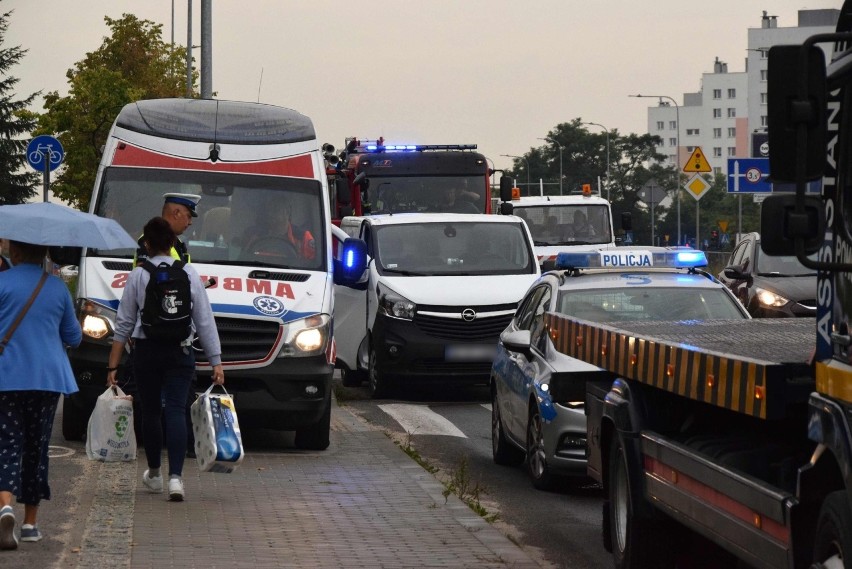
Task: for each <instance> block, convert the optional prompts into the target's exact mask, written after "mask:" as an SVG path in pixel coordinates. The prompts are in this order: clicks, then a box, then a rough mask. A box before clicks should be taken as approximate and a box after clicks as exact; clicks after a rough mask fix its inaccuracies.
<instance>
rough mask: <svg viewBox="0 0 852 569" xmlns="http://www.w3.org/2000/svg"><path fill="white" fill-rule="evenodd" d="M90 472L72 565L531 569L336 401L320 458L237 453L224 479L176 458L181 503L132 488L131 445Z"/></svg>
mask: <svg viewBox="0 0 852 569" xmlns="http://www.w3.org/2000/svg"><path fill="white" fill-rule="evenodd" d="M164 466H165V459H164ZM99 467H100V473H99V476H98V482H97V486H98V487H97V488H96V489H95V491H94V500H93V502H92V505H91V507H90V509H89V512H88V518H87V520H86V524H85V526H86V527H85V532H84V535H83V540H82V548H81V551H80V555H79V564H78V565H77V566H78V567H87V568H88V567H98V568H101V567H121V568H126V567H131V568H140V569H142V568H152V569H153V568H157V569H161V568H168V567H175V568H178V567H180V568H192V567H199V568H202V567H203V568H205V569H217V568H232V567H246V568H249V567H250V568H255V569H257V568H266V567H286V568H290V567H292V568H300V569H307V568H320V567H322V568H336V567H341V568H361V567H363V568H378V567H393V568H400V567H410V568H420V567H434V568H454V569H455V568H465V567H476V568H506V567H509V568H530V569H537V568H538V567H539V565H538V564H537V563H536V562H535V561H533V560H532V558H530V557H529V556H528V555H527V554H526V553H524V552H523V551H522V550H521V549H520V548H519V547H517V546H516V545H515V544H513V543H512V542H511V541H509V540H508V539H507V538H506V537H505V536H504V535H503V534H502V533H500V532H499V531H498V530H497V529H495V528H494V527H492V526H490V525H489V524H488V523H487V522H485V521H484V520H483V519H482V518H480V517H479V516H477V515H476V514H475V513H474V512H473V511H471V510H470V509H469V508H468V507H467V506H466V505H465V504H463V503H462V502H461V501H460V500H458V499H457V498H456V497H455V496H450V497H449V498H448V499H446V500H445V498H444V496H443V495H442V491H443V486H442V485H441V484H440V483H439V482H438V481H437V480H436V479H435V478H434V477H433V476H432V475H431V474H429V473H427V472H426V471H425V470H423V468H422V467H420V466H419V465H418V464H417V463H415V462H414V461H413V460H412V459H411V458H409V457H408V456H407V455H406V454H405V453H404V452H403V451H402V450H401V449H400V448H398V447H397V446H396V445H395V444H394V443H393V442H392V441H391V440H390V439H388V438H387V437H386V436H385V435H384V434H383V433H382V432H380V431H376V430H372V429H370V428H369V427H367V426H366V425H365V424H364V423H363V422H362V421H361V420H360V419H358V418H356V417H355V416H354V415H352V414H351V413H350V412H349V411H347V410H346V409H345V408H340V407H337V406H335V407H334V408H333V410H332V442H331V446H330V447H329V448H328V449H327V450H325V451H322V452H304V451H298V450H285V451H284V452H251V451H249V453H248V454H247V456H246V458H245V459H244V460H243V462H242V464H241V465H240V467H239V468H238V470H237V471H236V472H234V473H232V474H211V473H199V471H198V469H197V466H196V463H195V461H194V460H187V463H186V467H185V469H184V477H185V485H186V494H187V500H186V501H185V502H182V503H181V502H169V501H167V500H166V495H165V494H150V493H147V492H146V491H145V489H144V488H143V487H142V486H141V482H140V479H141V476H142V472H143V471H144V469H145V459H144V452H143V451H142V450H141V449H140V452H139V459H138V460H137V461H136V463H120V464H102V465H99Z"/></svg>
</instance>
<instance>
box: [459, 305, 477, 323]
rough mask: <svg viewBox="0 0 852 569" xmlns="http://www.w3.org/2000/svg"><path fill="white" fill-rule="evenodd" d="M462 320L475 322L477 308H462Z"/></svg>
mask: <svg viewBox="0 0 852 569" xmlns="http://www.w3.org/2000/svg"><path fill="white" fill-rule="evenodd" d="M462 320H464V321H465V322H473V321H474V320H476V310H474V309H473V308H465V309H464V310H462Z"/></svg>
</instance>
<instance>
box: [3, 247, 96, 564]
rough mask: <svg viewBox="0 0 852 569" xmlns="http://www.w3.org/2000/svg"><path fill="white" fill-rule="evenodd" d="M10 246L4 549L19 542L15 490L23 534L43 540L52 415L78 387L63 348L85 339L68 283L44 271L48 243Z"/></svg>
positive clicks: (5, 320)
mask: <svg viewBox="0 0 852 569" xmlns="http://www.w3.org/2000/svg"><path fill="white" fill-rule="evenodd" d="M9 249H10V256H11V261H12V265H13V266H12V267H11V268H9V269H8V270H6V271H3V272H0V334H2V335H3V339H2V340H0V549H16V548H17V547H18V536H17V535H16V534H15V526H16V524H17V520H16V517H15V512H14V509H13V508H12V495H13V494H14V495H15V496H16V497H17V501H18V503H19V504H24V519H23V521H24V523H23V525H22V526H21V531H20V540H21V541H25V542H28V541H39V540H41V538H42V534H41V532H40V531H39V529H38V525H37V515H38V508H39V503H40V501H41V500H47V499H50V486H49V485H48V455H47V450H48V444H49V443H50V433H51V431H52V429H53V418H54V415H55V414H56V406H57V404H58V403H59V395H60V394H63V395H68V394H70V393H74V392H76V391H77V383H76V382H75V380H74V374H73V373H72V371H71V365H70V364H69V362H68V357H67V355H66V353H65V346H77V345H79V344H80V341H81V340H82V333H81V331H80V324H79V322H78V321H77V317H76V315H75V313H74V306H73V304H72V302H71V294H70V293H69V292H68V288H67V287H66V286H65V283H64V282H62V280H61V279H59V278H58V277H55V276H50V275H47V273H45V272H44V269H43V265H44V259H45V256H46V254H47V247H46V246H44V245H33V244H29V243H23V242H20V241H11V242H10V246H9ZM36 300H37V301H36ZM21 307H25V308H23V309H22V308H21Z"/></svg>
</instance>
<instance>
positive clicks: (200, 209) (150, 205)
mask: <svg viewBox="0 0 852 569" xmlns="http://www.w3.org/2000/svg"><path fill="white" fill-rule="evenodd" d="M169 192H179V193H184V194H187V193H188V194H196V195H200V196H201V200H200V201H199V202H198V206H197V207H196V213H197V214H198V217H193V218H192V225H191V226H189V227H188V228H187V229H186V231H185V232H184V233H183V235H180V239H181V241H183V242H184V243H185V244H186V245H187V248H188V250H189V254H190V258H191V261H192V262H193V263H222V264H231V265H249V266H255V265H256V266H264V267H270V268H276V267H278V268H282V269H283V268H292V269H304V270H319V271H324V270H325V269H326V266H325V265H326V264H327V260H326V255H325V254H324V253H323V252H324V251H325V221H324V220H325V216H324V215H323V204H322V189H321V186H320V184H319V182H317V181H316V180H306V179H298V178H282V177H272V176H256V175H245V174H229V173H221V172H198V171H184V170H154V169H144V168H108V169H107V171H106V172H105V173H104V176H103V185H102V186H101V189H100V192H99V194H98V201H97V204H96V208H95V213H96V214H98V215H101V216H104V217H109V218H112V219H115V220H116V221H118V222H119V223H120V224H121V226H122V227H124V229H125V230H127V232H128V233H130V235H136V236H138V235H141V234H142V227H143V226H144V225H145V223H146V222H147V221H148V220H149V219H151V218H152V217H154V216H156V215H161V213H162V208H163V194H166V193H169ZM134 252H135V251H134V250H129V249H121V250H115V251H91V252H90V254H95V255H100V256H110V257H126V258H132V257H133V255H134Z"/></svg>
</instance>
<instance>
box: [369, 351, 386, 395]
mask: <svg viewBox="0 0 852 569" xmlns="http://www.w3.org/2000/svg"><path fill="white" fill-rule="evenodd" d="M367 374H368V377H367V379H368V381H367V389H368V390H369V392H370V397H372V398H373V399H382V398H384V397H386V396H387V395H388V393H389V392H390V384H389V381H388V378H387V377H385V374H384V373H382V371H381V370H380V369H379V364H378V358H377V356H376V348H374V347H371V348H370V364H369V370H368V371H367Z"/></svg>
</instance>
